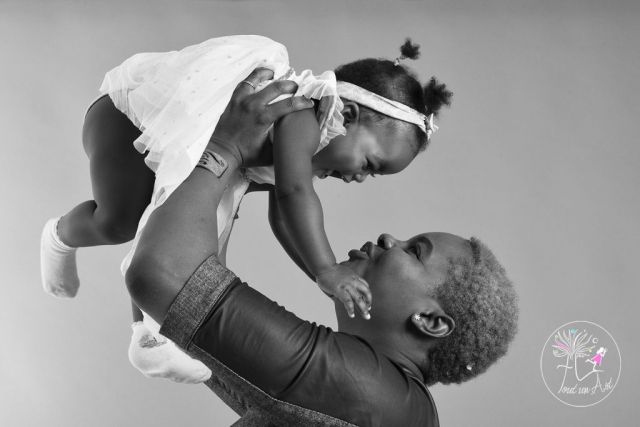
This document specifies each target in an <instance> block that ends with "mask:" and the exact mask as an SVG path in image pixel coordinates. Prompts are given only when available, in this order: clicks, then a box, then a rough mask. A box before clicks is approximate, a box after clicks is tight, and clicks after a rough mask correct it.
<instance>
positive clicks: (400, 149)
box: [313, 122, 415, 183]
mask: <svg viewBox="0 0 640 427" xmlns="http://www.w3.org/2000/svg"><path fill="white" fill-rule="evenodd" d="M346 129H347V134H346V135H344V136H343V135H339V136H337V137H335V138H334V139H332V140H331V142H330V143H329V145H327V146H326V147H325V148H323V149H322V150H321V151H320V152H319V153H318V154H316V155H315V156H313V168H314V171H315V172H316V175H317V176H320V178H326V177H327V176H331V177H334V178H338V179H342V180H343V181H345V182H347V183H349V182H351V181H356V182H363V181H364V180H365V179H366V178H367V176H369V175H391V174H394V173H398V172H400V171H401V170H403V169H404V168H406V167H407V166H409V163H411V161H412V160H413V159H414V157H415V156H414V149H413V145H412V144H413V141H412V136H410V135H406V132H401V131H396V130H395V129H391V128H385V127H382V126H375V125H364V124H362V123H360V122H355V123H353V122H352V123H349V124H347V125H346Z"/></svg>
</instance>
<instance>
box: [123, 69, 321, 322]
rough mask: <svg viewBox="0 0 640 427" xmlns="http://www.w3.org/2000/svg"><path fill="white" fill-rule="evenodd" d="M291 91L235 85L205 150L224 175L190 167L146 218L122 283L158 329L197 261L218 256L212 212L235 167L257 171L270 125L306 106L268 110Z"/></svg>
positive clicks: (294, 103)
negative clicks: (219, 161) (223, 165)
mask: <svg viewBox="0 0 640 427" xmlns="http://www.w3.org/2000/svg"><path fill="white" fill-rule="evenodd" d="M271 77H273V72H271V71H269V70H265V69H261V70H256V71H254V72H253V73H252V74H251V76H249V77H247V80H249V81H252V82H254V85H257V84H259V82H260V81H263V80H266V79H269V78H271ZM296 89H297V85H296V84H295V83H293V82H289V81H282V82H277V83H274V84H272V85H269V86H268V87H267V88H265V89H264V90H262V91H261V92H259V93H253V90H252V87H251V86H249V85H246V84H240V85H239V86H238V88H237V89H236V91H235V92H234V94H233V96H232V98H231V101H230V102H229V104H228V105H227V108H226V109H225V111H224V113H223V114H222V116H221V117H220V121H219V122H218V125H217V126H216V129H215V131H214V133H213V136H212V141H214V142H211V143H210V144H209V147H208V148H210V149H212V150H213V151H214V152H216V153H218V154H219V155H222V156H223V158H224V159H225V160H226V161H227V163H228V169H227V170H226V171H225V173H224V174H223V175H222V176H221V177H220V178H217V177H216V176H215V175H214V174H213V173H211V172H209V171H208V170H206V169H203V168H199V167H196V168H195V169H194V170H193V172H192V173H191V175H189V177H188V178H187V179H186V180H185V181H184V182H183V183H182V184H181V185H180V186H179V187H178V188H177V189H176V191H175V192H174V193H173V194H172V195H171V197H169V198H168V199H167V201H166V202H165V203H164V204H163V205H162V206H160V207H159V208H158V209H156V210H155V211H154V212H153V214H152V215H151V216H150V218H149V222H148V224H147V227H145V230H144V231H143V233H142V236H141V239H140V242H139V244H138V248H137V250H136V253H135V255H134V257H133V260H132V262H131V266H130V267H129V269H128V270H127V274H126V282H127V287H128V290H129V293H130V294H131V297H132V299H133V301H134V303H135V304H136V305H137V306H138V307H140V309H142V310H144V311H145V312H146V313H148V314H149V315H151V317H152V318H153V319H154V320H155V321H156V322H158V323H162V319H163V318H164V316H165V314H166V312H167V310H168V309H169V307H170V306H171V303H172V302H173V300H174V299H175V297H176V296H177V295H178V293H179V292H180V290H181V289H182V287H183V286H184V284H185V282H186V281H187V280H188V279H189V277H190V276H191V274H192V273H193V272H194V271H195V270H196V268H197V267H198V266H199V265H200V264H201V263H202V262H203V260H205V259H207V258H208V257H209V256H210V255H212V254H215V253H217V252H218V232H217V220H216V217H217V215H216V211H217V208H218V204H219V202H220V198H221V197H222V194H223V192H224V190H225V188H226V185H227V183H228V182H229V178H230V177H231V176H232V175H233V173H234V171H235V170H236V169H237V168H238V167H239V166H244V167H251V166H257V165H259V164H260V163H259V161H262V160H264V159H263V158H261V157H260V153H263V150H262V148H263V147H264V145H265V144H264V135H265V134H266V132H267V129H268V128H269V126H271V124H272V123H273V122H274V121H275V120H277V119H278V118H279V117H282V116H283V115H285V114H289V113H291V112H292V111H297V110H300V109H302V108H309V107H311V106H312V103H311V102H310V101H309V100H307V99H303V98H298V97H295V98H290V99H286V100H284V101H280V102H277V103H274V104H272V105H268V104H269V102H271V101H273V100H274V99H276V98H277V97H278V96H280V95H282V94H285V93H293V92H295V90H296ZM263 164H264V163H263Z"/></svg>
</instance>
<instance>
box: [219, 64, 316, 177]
mask: <svg viewBox="0 0 640 427" xmlns="http://www.w3.org/2000/svg"><path fill="white" fill-rule="evenodd" d="M272 78H273V71H271V70H267V69H265V68H258V69H255V70H254V71H253V72H252V73H251V75H249V77H247V78H246V79H245V81H247V82H250V83H251V85H250V84H247V83H240V84H239V85H238V87H237V88H236V90H235V91H234V93H233V95H232V96H231V100H230V101H229V104H228V105H227V108H226V109H225V110H224V113H222V116H221V117H220V121H219V122H218V125H217V126H216V129H215V131H214V132H213V135H212V136H211V140H210V141H211V143H212V144H214V145H216V146H217V147H222V148H223V149H225V150H226V151H228V152H229V153H230V154H231V155H232V156H233V157H234V158H235V159H236V161H237V162H238V166H239V167H251V166H261V165H268V164H271V163H273V154H272V148H271V144H270V143H269V142H268V140H267V138H266V136H267V131H268V130H269V128H270V127H271V125H273V123H274V122H275V121H276V120H278V119H279V118H281V117H283V116H285V115H287V114H289V113H292V112H294V111H298V110H303V109H305V108H311V107H313V102H312V101H311V100H309V99H306V98H303V97H291V98H288V99H284V100H282V101H279V102H276V103H274V104H272V105H269V103H270V102H271V101H273V100H274V99H276V98H277V97H279V96H280V95H284V94H290V93H295V91H296V90H297V89H298V85H297V84H296V83H294V82H292V81H288V80H283V81H279V82H274V83H272V84H270V85H269V86H267V87H266V88H264V89H263V90H261V91H260V92H258V93H256V92H255V88H254V87H257V86H258V85H259V84H260V83H261V82H263V81H265V80H270V79H272ZM252 85H253V86H252Z"/></svg>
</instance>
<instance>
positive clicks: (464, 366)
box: [422, 237, 518, 385]
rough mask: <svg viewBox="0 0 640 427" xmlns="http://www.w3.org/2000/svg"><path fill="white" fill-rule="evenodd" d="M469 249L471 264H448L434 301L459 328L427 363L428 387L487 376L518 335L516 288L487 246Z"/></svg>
mask: <svg viewBox="0 0 640 427" xmlns="http://www.w3.org/2000/svg"><path fill="white" fill-rule="evenodd" d="M469 244H470V245H471V249H472V252H473V258H472V259H469V258H456V259H452V260H450V266H449V271H448V275H447V278H446V279H445V281H444V282H443V283H442V284H440V285H439V286H438V287H437V288H436V290H435V294H434V295H433V296H434V297H435V298H436V299H437V300H438V302H439V303H440V304H441V305H442V308H443V309H444V311H445V312H446V313H447V314H448V315H449V316H451V317H452V318H453V320H454V322H455V324H456V327H455V329H454V330H453V332H452V333H451V335H449V336H447V337H446V338H443V339H442V342H441V343H440V344H439V345H438V346H436V347H435V348H432V349H430V351H429V353H428V355H427V357H426V358H425V364H424V366H423V369H422V373H423V375H424V377H425V382H426V384H427V385H433V384H435V383H442V384H452V383H455V384H460V383H463V382H465V381H469V380H470V379H472V378H474V377H476V376H478V375H480V374H482V373H483V372H485V371H487V369H489V367H490V366H491V365H493V364H494V363H495V362H496V361H497V360H498V359H500V358H501V357H502V356H504V355H505V354H506V353H507V349H508V347H509V344H510V343H511V341H512V340H513V338H514V337H515V335H516V333H517V330H518V297H517V295H516V291H515V289H514V287H513V283H512V282H511V280H509V278H508V277H507V274H506V272H505V270H504V268H503V267H502V265H500V263H499V262H498V260H497V259H496V257H495V256H494V255H493V253H492V252H491V250H489V248H488V247H487V246H486V245H485V244H484V243H482V242H481V241H480V240H479V239H476V238H475V237H472V238H471V239H470V240H469Z"/></svg>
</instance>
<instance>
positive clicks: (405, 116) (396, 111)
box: [336, 81, 438, 139]
mask: <svg viewBox="0 0 640 427" xmlns="http://www.w3.org/2000/svg"><path fill="white" fill-rule="evenodd" d="M336 83H337V88H338V95H340V96H341V97H342V98H344V99H348V100H349V101H353V102H357V103H358V104H362V105H364V106H365V107H369V108H371V109H373V110H375V111H377V112H379V113H382V114H386V115H387V116H389V117H393V118H394V119H398V120H402V121H403V122H408V123H413V124H414V125H417V126H418V127H419V128H420V129H421V130H422V132H424V133H426V134H427V139H430V138H431V135H432V134H433V132H435V131H437V130H438V126H436V125H434V124H433V114H430V115H429V117H427V116H425V115H424V114H422V113H420V112H418V111H416V110H414V109H413V108H411V107H407V106H406V105H404V104H402V103H400V102H396V101H392V100H391V99H387V98H384V97H382V96H380V95H378V94H375V93H373V92H369V91H368V90H366V89H363V88H361V87H360V86H356V85H353V84H351V83H347V82H341V81H338V82H336Z"/></svg>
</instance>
